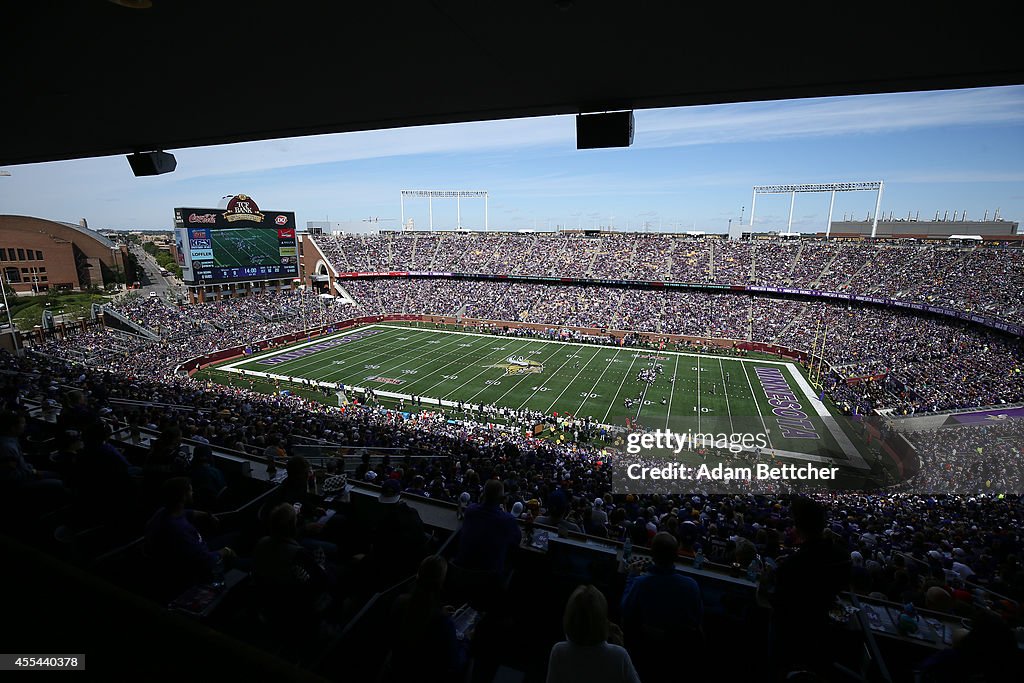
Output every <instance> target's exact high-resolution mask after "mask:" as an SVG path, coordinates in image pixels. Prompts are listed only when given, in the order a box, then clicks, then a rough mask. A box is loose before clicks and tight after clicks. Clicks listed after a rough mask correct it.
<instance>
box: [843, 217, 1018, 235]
mask: <svg viewBox="0 0 1024 683" xmlns="http://www.w3.org/2000/svg"><path fill="white" fill-rule="evenodd" d="M1019 227H1020V226H1019V224H1018V223H1017V222H1016V221H1002V220H999V221H907V220H899V221H878V230H877V232H876V233H875V235H876V236H880V237H914V238H918V239H932V238H948V237H950V236H952V235H978V236H980V237H981V238H982V239H985V238H999V237H1015V236H1019V235H1020V232H1019ZM832 234H833V235H837V234H840V235H844V236H845V235H870V234H871V221H832Z"/></svg>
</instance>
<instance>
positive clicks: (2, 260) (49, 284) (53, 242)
mask: <svg viewBox="0 0 1024 683" xmlns="http://www.w3.org/2000/svg"><path fill="white" fill-rule="evenodd" d="M0 268H2V269H3V274H4V280H5V281H6V282H8V283H10V286H11V287H12V288H13V289H14V291H15V292H19V293H21V292H33V291H36V292H38V291H46V290H49V289H66V290H81V289H84V288H88V287H90V286H92V285H96V286H100V287H102V286H103V285H104V284H105V282H104V278H103V270H104V268H106V269H108V270H110V271H116V272H121V273H123V272H125V262H124V257H123V255H122V252H121V248H120V247H118V246H117V245H115V244H114V243H113V242H111V241H110V240H108V239H107V238H106V237H104V236H103V235H101V234H99V233H98V232H94V231H92V230H89V229H88V228H84V227H81V226H78V225H74V224H72V223H61V222H58V221H51V220H47V219H45V218H34V217H32V216H0Z"/></svg>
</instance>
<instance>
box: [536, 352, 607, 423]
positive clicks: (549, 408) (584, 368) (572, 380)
mask: <svg viewBox="0 0 1024 683" xmlns="http://www.w3.org/2000/svg"><path fill="white" fill-rule="evenodd" d="M599 353H601V352H600V351H596V352H595V353H594V355H593V356H591V357H590V358H588V359H587V362H586V363H584V364H583V367H582V368H580V371H579V372H577V373H576V376H575V377H573V378H572V379H571V380H569V383H568V384H566V385H565V388H564V389H562V393H561V394H559V395H558V396H555V400H554V401H552V402H551V405H549V406H548V409H547V411H545V413H544V414H545V415H548V414H550V413H551V411H552V409H553V408H554V407H555V404H556V403H558V399H560V398H562V394H564V393H565V392H567V391H568V390H569V387H571V386H572V385H573V382H575V381H576V380H577V379H578V378H579V376H580V375H582V374H583V371H584V370H586V369H587V366H588V365H590V361H592V360H594V359H595V358H597V354H599ZM591 388H593V387H591ZM588 393H593V392H588Z"/></svg>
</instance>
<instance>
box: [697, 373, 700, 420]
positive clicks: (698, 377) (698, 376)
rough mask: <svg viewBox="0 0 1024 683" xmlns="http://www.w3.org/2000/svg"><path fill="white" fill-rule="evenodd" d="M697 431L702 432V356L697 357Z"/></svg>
mask: <svg viewBox="0 0 1024 683" xmlns="http://www.w3.org/2000/svg"><path fill="white" fill-rule="evenodd" d="M697 431H698V432H700V356H698V357H697Z"/></svg>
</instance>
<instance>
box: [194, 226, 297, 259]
mask: <svg viewBox="0 0 1024 683" xmlns="http://www.w3.org/2000/svg"><path fill="white" fill-rule="evenodd" d="M210 232H211V235H212V236H213V259H214V264H215V265H216V266H218V267H224V268H245V267H249V266H266V265H272V264H276V263H279V262H280V261H281V253H280V252H281V249H280V240H278V237H277V230H268V229H267V228H223V229H220V230H211V231H210Z"/></svg>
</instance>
